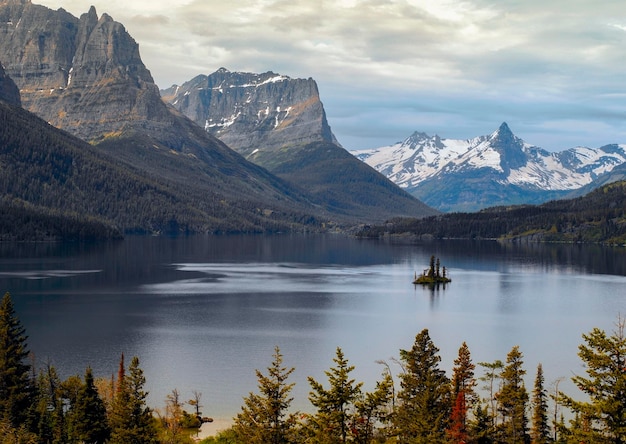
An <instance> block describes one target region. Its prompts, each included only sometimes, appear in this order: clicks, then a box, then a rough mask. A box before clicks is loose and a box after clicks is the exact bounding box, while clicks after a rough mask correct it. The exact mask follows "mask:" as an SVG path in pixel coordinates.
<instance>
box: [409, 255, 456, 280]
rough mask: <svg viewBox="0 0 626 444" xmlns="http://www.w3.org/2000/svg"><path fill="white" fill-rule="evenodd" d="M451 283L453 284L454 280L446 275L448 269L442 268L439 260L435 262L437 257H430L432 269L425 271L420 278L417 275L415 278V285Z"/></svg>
mask: <svg viewBox="0 0 626 444" xmlns="http://www.w3.org/2000/svg"><path fill="white" fill-rule="evenodd" d="M449 282H452V279H450V278H449V277H448V276H447V275H446V267H443V268H441V263H440V262H439V258H437V259H436V260H435V256H431V257H430V267H429V268H428V269H427V270H424V272H423V273H422V274H421V275H420V276H418V275H417V273H415V277H414V278H413V283H414V284H416V285H417V284H421V285H434V284H447V283H449Z"/></svg>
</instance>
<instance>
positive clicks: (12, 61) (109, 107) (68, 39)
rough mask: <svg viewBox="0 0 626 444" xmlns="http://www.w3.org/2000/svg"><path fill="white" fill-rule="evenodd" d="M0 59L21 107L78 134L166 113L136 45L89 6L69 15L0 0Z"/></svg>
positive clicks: (25, 1) (118, 127) (24, 2)
mask: <svg viewBox="0 0 626 444" xmlns="http://www.w3.org/2000/svg"><path fill="white" fill-rule="evenodd" d="M0 60H1V61H2V63H3V64H4V67H5V69H6V72H7V74H8V75H9V76H10V77H11V78H12V79H13V80H14V81H15V83H16V84H17V86H18V87H19V89H20V92H21V97H22V105H23V106H24V108H26V109H27V110H29V111H31V112H34V113H35V114H37V115H39V116H40V117H42V118H43V119H45V120H46V121H48V122H50V123H51V124H52V125H54V126H57V127H59V128H63V129H65V130H68V131H70V132H71V133H73V134H75V135H77V136H79V137H81V138H83V139H87V140H90V139H93V138H96V137H99V136H102V135H104V134H107V133H115V132H118V131H120V130H121V129H122V128H123V127H125V126H126V125H128V123H129V122H130V125H133V124H135V125H141V126H145V124H146V122H150V121H152V122H153V123H156V122H160V121H162V120H164V119H167V115H168V113H167V110H166V106H165V105H164V104H163V103H162V101H161V99H160V95H159V90H158V87H157V86H156V85H155V84H154V81H153V79H152V76H151V74H150V72H149V71H148V69H147V68H146V67H145V66H144V64H143V62H142V61H141V58H140V56H139V49H138V45H137V43H136V42H135V41H134V40H133V38H132V37H131V36H130V35H129V34H128V33H127V32H126V30H125V28H124V26H123V25H122V24H120V23H118V22H115V21H114V20H113V19H112V18H111V17H110V16H108V15H107V14H103V15H102V16H101V17H99V18H98V15H97V13H96V10H95V8H94V7H91V9H90V10H89V12H88V13H85V14H82V15H81V16H80V18H76V17H74V16H73V15H71V14H69V13H68V12H66V11H65V10H63V9H59V10H57V11H53V10H51V9H49V8H46V7H44V6H40V5H34V4H32V3H31V2H30V1H28V0H4V1H0Z"/></svg>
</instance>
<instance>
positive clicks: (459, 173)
mask: <svg viewBox="0 0 626 444" xmlns="http://www.w3.org/2000/svg"><path fill="white" fill-rule="evenodd" d="M352 154H354V155H355V156H356V157H357V158H359V159H361V160H362V161H364V162H365V163H367V164H368V165H370V166H372V167H373V168H375V169H376V170H378V171H379V172H381V173H382V174H384V175H385V176H387V177H388V178H389V179H391V180H392V181H393V182H395V183H396V184H398V185H399V186H401V187H403V188H405V189H407V190H409V191H411V190H412V189H413V188H415V187H417V186H418V185H420V184H422V183H424V182H426V181H429V180H435V179H436V180H442V179H445V178H446V177H452V176H454V177H455V178H462V177H464V176H472V177H476V176H477V175H480V176H486V175H491V176H493V179H494V180H495V181H497V182H498V183H501V184H502V185H515V186H518V187H521V188H523V189H533V190H545V191H563V190H574V189H578V188H580V187H582V186H584V185H587V184H589V183H591V182H592V181H593V180H594V179H595V178H596V177H598V176H599V175H601V174H603V173H606V172H609V171H611V170H612V169H613V168H615V167H616V166H618V165H620V164H622V163H624V162H626V145H607V146H604V147H601V148H596V149H593V148H588V147H576V148H571V149H568V150H565V151H561V152H556V153H551V152H548V151H546V150H544V149H542V148H540V147H538V146H535V145H531V144H528V143H526V142H524V141H523V140H522V139H520V138H518V137H516V136H515V135H513V133H512V132H511V131H510V129H509V127H508V126H507V125H506V123H503V124H502V125H501V126H500V128H498V130H496V131H495V132H493V133H492V134H490V135H488V136H480V137H475V138H473V139H466V140H456V139H442V138H440V137H439V136H437V135H435V136H429V135H427V134H425V133H420V132H415V133H413V134H412V135H411V136H410V137H408V138H406V139H405V140H404V141H402V142H398V143H395V144H393V145H389V146H383V147H379V148H374V149H367V150H359V151H353V152H352Z"/></svg>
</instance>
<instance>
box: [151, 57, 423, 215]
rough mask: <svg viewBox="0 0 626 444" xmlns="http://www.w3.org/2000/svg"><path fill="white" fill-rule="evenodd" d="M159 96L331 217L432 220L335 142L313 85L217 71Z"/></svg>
mask: <svg viewBox="0 0 626 444" xmlns="http://www.w3.org/2000/svg"><path fill="white" fill-rule="evenodd" d="M162 94H163V96H164V99H165V100H167V101H168V102H170V103H171V104H172V106H174V107H175V108H177V109H178V110H180V111H181V112H182V113H184V114H185V115H187V116H188V117H190V118H191V119H193V120H194V121H195V122H196V123H198V124H199V125H202V126H203V127H204V129H205V130H206V131H207V132H209V133H211V134H214V135H215V136H217V137H219V138H220V139H221V140H222V141H224V142H226V143H227V144H228V145H229V146H230V147H232V148H234V149H235V150H236V151H238V152H239V153H241V154H242V155H244V156H245V157H246V159H248V160H250V161H252V162H254V163H256V164H258V165H260V166H262V167H264V168H266V169H268V170H269V171H270V172H272V173H273V174H276V175H277V176H278V177H281V178H283V179H285V180H287V181H288V182H289V183H291V184H293V185H294V186H296V187H298V188H299V189H301V190H302V191H303V192H306V193H308V194H309V195H310V196H311V200H312V202H314V203H315V204H317V205H319V206H320V207H322V208H326V209H327V210H328V211H330V212H331V213H332V214H336V215H338V216H341V217H348V218H351V219H355V220H359V221H363V222H368V223H369V222H376V221H382V220H384V219H386V218H389V217H393V216H402V215H404V216H408V215H413V216H425V215H429V214H433V213H434V211H433V209H432V208H429V207H427V206H426V205H424V204H423V203H422V202H419V201H418V200H417V199H415V198H413V197H411V196H410V195H409V194H408V193H406V192H404V191H402V190H400V189H398V188H397V187H396V186H395V185H394V184H393V183H392V182H390V181H389V180H388V179H386V178H385V177H383V176H381V175H380V174H379V173H377V172H376V171H375V170H374V169H372V168H370V167H368V166H366V165H363V164H362V163H361V162H359V161H358V160H357V159H355V158H354V157H353V156H351V155H350V154H349V153H348V152H347V151H346V150H345V149H343V148H342V147H341V146H340V145H339V144H338V143H337V141H336V139H335V136H334V135H333V134H332V131H331V129H330V126H329V125H328V122H327V121H326V113H325V111H324V107H323V105H322V102H321V100H320V96H319V92H318V88H317V85H316V83H315V81H314V80H313V79H291V78H289V77H286V76H282V75H279V74H275V73H273V72H267V73H264V74H253V73H239V72H230V71H228V70H226V69H224V68H221V69H219V70H218V71H216V72H215V73H213V74H211V75H209V76H197V77H196V78H194V79H192V80H190V81H189V82H186V83H184V84H183V85H182V86H173V87H172V88H169V89H168V90H165V91H162Z"/></svg>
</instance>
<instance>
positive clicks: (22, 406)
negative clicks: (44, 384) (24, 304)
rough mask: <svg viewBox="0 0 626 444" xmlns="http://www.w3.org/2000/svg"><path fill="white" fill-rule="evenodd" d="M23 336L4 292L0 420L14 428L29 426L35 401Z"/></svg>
mask: <svg viewBox="0 0 626 444" xmlns="http://www.w3.org/2000/svg"><path fill="white" fill-rule="evenodd" d="M26 339H27V336H26V331H25V329H24V327H22V324H21V323H20V321H19V319H18V318H17V316H16V314H15V308H14V306H13V301H12V300H11V296H10V295H9V293H6V294H5V295H4V297H3V298H2V301H1V302H0V419H4V420H6V421H8V423H10V424H11V425H13V427H16V428H17V427H20V426H24V425H26V424H29V425H28V426H27V427H29V428H30V423H31V422H32V421H31V419H32V418H31V413H32V410H31V409H32V408H33V403H34V401H35V399H34V384H33V378H31V366H30V365H29V364H28V363H27V357H28V354H29V352H28V349H27V345H26ZM34 427H35V426H34V425H33V428H34Z"/></svg>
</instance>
